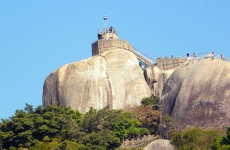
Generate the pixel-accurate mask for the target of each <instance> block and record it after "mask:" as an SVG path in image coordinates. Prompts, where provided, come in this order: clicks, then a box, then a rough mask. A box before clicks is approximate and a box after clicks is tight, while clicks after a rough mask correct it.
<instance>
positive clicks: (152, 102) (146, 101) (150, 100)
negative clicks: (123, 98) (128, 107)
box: [141, 95, 159, 110]
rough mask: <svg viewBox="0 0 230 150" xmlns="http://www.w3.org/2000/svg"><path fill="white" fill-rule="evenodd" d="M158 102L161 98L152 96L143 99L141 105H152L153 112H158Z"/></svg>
mask: <svg viewBox="0 0 230 150" xmlns="http://www.w3.org/2000/svg"><path fill="white" fill-rule="evenodd" d="M158 102H159V98H158V97H157V96H154V95H151V96H150V97H146V98H143V99H142V101H141V104H142V105H143V106H147V105H151V106H152V108H153V110H157V104H158Z"/></svg>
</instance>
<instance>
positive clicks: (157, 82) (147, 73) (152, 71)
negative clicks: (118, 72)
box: [144, 65, 175, 97]
mask: <svg viewBox="0 0 230 150" xmlns="http://www.w3.org/2000/svg"><path fill="white" fill-rule="evenodd" d="M174 70H175V69H170V70H162V69H160V68H159V67H158V66H156V65H153V66H148V67H147V68H146V69H145V70H144V77H145V80H146V82H147V84H148V86H149V89H150V90H151V93H152V94H153V95H155V96H158V97H161V93H162V90H163V87H164V84H165V82H166V81H167V79H168V77H169V76H170V75H171V74H172V72H173V71H174Z"/></svg>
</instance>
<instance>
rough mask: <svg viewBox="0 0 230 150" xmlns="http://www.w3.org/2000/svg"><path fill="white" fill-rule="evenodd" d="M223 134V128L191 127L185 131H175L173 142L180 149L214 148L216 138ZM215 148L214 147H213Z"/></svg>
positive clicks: (208, 149) (198, 149)
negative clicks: (204, 128)
mask: <svg viewBox="0 0 230 150" xmlns="http://www.w3.org/2000/svg"><path fill="white" fill-rule="evenodd" d="M222 135H223V131H222V130H221V129H210V130H203V129H200V128H191V129H187V130H185V131H175V130H174V131H173V132H172V138H171V140H172V143H173V145H174V146H175V147H176V148H177V149H179V150H212V149H213V146H212V145H213V144H214V138H218V137H220V136H222ZM213 150H214V149H213Z"/></svg>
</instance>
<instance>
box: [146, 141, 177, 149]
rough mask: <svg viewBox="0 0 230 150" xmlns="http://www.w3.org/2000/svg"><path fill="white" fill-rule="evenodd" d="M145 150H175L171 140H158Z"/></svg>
mask: <svg viewBox="0 0 230 150" xmlns="http://www.w3.org/2000/svg"><path fill="white" fill-rule="evenodd" d="M143 150H174V148H173V146H172V144H171V143H170V141H169V140H163V139H158V140H155V141H153V142H151V143H150V144H148V145H147V146H146V147H145V148H144V149H143Z"/></svg>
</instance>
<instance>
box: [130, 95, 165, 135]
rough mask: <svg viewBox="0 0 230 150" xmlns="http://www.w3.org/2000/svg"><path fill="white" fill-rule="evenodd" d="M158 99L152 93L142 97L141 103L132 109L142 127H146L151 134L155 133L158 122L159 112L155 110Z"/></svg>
mask: <svg viewBox="0 0 230 150" xmlns="http://www.w3.org/2000/svg"><path fill="white" fill-rule="evenodd" d="M158 101H159V98H158V97H156V96H154V95H152V96H150V97H146V98H143V99H142V101H141V104H142V105H141V106H139V107H135V108H133V109H132V111H133V112H134V114H135V117H136V118H138V119H139V120H140V121H141V123H142V127H144V128H147V129H148V130H149V131H150V133H151V134H157V130H158V125H159V123H160V116H161V113H160V111H159V110H157V103H158Z"/></svg>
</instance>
